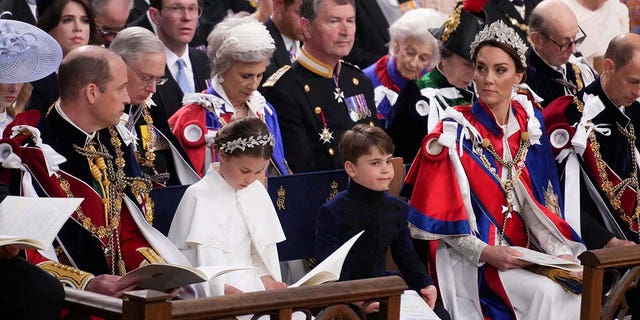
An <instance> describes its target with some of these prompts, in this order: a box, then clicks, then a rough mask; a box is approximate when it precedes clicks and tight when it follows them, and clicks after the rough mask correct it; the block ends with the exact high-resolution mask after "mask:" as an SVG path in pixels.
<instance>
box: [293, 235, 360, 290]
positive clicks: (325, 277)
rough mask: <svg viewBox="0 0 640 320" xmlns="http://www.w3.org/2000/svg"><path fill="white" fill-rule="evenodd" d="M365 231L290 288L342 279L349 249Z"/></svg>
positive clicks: (352, 238)
mask: <svg viewBox="0 0 640 320" xmlns="http://www.w3.org/2000/svg"><path fill="white" fill-rule="evenodd" d="M363 232H364V230H362V231H360V233H358V234H356V235H355V236H353V237H351V239H349V240H348V241H347V242H345V243H344V244H343V245H342V246H340V248H338V250H336V251H334V252H333V253H332V254H331V255H330V256H328V257H327V258H326V259H324V261H322V262H320V264H319V265H317V266H316V267H315V268H313V270H311V271H309V273H307V274H306V275H305V276H304V277H302V278H301V279H300V280H298V282H296V283H294V284H292V285H290V286H289V288H296V287H301V286H313V285H316V284H321V283H325V282H329V281H336V280H338V279H340V272H341V271H342V264H343V263H344V259H346V258H347V254H348V253H349V250H351V247H353V244H354V243H356V240H358V238H360V236H361V235H362V233H363Z"/></svg>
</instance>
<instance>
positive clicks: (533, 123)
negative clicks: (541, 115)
mask: <svg viewBox="0 0 640 320" xmlns="http://www.w3.org/2000/svg"><path fill="white" fill-rule="evenodd" d="M512 99H514V100H516V101H518V102H519V103H520V105H521V106H523V107H524V110H525V111H526V112H527V117H528V118H529V120H528V121H527V132H529V141H531V144H540V137H541V136H542V130H541V129H540V121H538V118H536V114H535V112H534V109H533V104H532V103H531V100H529V97H527V96H526V95H523V94H516V93H515V91H514V95H513V96H512Z"/></svg>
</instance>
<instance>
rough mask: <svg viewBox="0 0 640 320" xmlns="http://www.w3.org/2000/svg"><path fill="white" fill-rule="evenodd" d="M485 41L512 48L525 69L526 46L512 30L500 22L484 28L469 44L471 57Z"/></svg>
mask: <svg viewBox="0 0 640 320" xmlns="http://www.w3.org/2000/svg"><path fill="white" fill-rule="evenodd" d="M487 40H494V41H497V42H500V43H503V44H506V45H508V46H510V47H512V48H513V49H514V50H515V51H516V53H517V54H518V57H519V58H520V62H521V63H522V66H523V67H525V68H526V67H527V55H526V52H527V50H528V49H529V48H528V47H527V45H526V44H525V43H524V41H522V38H520V36H519V35H518V34H517V33H516V31H515V30H513V28H510V27H509V26H507V25H506V24H505V23H504V22H502V20H498V21H496V22H494V23H492V24H490V25H488V26H485V27H484V28H483V29H482V30H481V31H480V32H478V34H476V37H475V39H474V40H473V42H472V43H471V56H472V57H473V55H474V53H475V51H476V48H478V46H479V45H480V44H481V43H482V42H484V41H487Z"/></svg>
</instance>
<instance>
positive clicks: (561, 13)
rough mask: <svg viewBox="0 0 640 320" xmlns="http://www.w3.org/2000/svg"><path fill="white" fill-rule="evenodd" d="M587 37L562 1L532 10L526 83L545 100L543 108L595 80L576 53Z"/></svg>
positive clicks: (546, 2)
mask: <svg viewBox="0 0 640 320" xmlns="http://www.w3.org/2000/svg"><path fill="white" fill-rule="evenodd" d="M585 37H586V34H585V33H584V32H583V31H582V29H581V28H580V26H579V25H578V21H577V19H576V16H575V15H574V14H573V12H571V9H569V7H567V5H565V4H564V3H563V2H562V1H560V0H546V1H543V2H541V3H540V4H539V5H538V6H537V7H536V8H535V9H534V10H533V12H532V13H531V17H530V23H529V42H530V43H531V48H530V49H529V51H528V52H527V60H528V61H527V66H528V67H527V80H526V82H527V84H528V85H529V86H530V87H531V89H533V91H534V92H535V93H536V94H538V95H539V96H540V97H541V98H542V99H544V100H543V101H542V102H541V105H542V106H543V107H545V106H547V105H548V104H549V103H550V102H551V101H553V100H554V99H556V98H558V97H560V96H563V95H567V94H571V95H572V94H575V93H576V92H578V91H580V90H582V88H584V87H585V86H587V85H589V83H591V82H592V81H593V80H594V79H595V73H594V72H593V71H592V69H591V68H590V67H589V66H588V65H587V64H586V63H584V62H583V61H582V60H581V59H578V58H576V57H575V56H574V55H573V54H574V53H576V46H577V45H578V44H580V43H581V42H582V41H583V40H584V39H585Z"/></svg>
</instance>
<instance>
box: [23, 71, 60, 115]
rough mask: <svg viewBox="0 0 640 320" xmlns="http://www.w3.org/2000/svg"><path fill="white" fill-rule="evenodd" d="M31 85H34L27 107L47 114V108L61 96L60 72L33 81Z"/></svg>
mask: <svg viewBox="0 0 640 320" xmlns="http://www.w3.org/2000/svg"><path fill="white" fill-rule="evenodd" d="M31 85H32V86H33V91H31V98H30V99H29V103H28V104H27V109H28V110H30V109H36V110H38V111H40V114H41V115H42V117H44V116H45V115H46V114H47V110H49V108H50V107H51V105H52V104H53V103H54V102H55V101H56V100H58V98H59V97H60V89H59V87H58V74H57V73H55V72H54V73H52V74H50V75H48V76H46V77H44V78H42V79H40V80H36V81H34V82H31Z"/></svg>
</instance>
